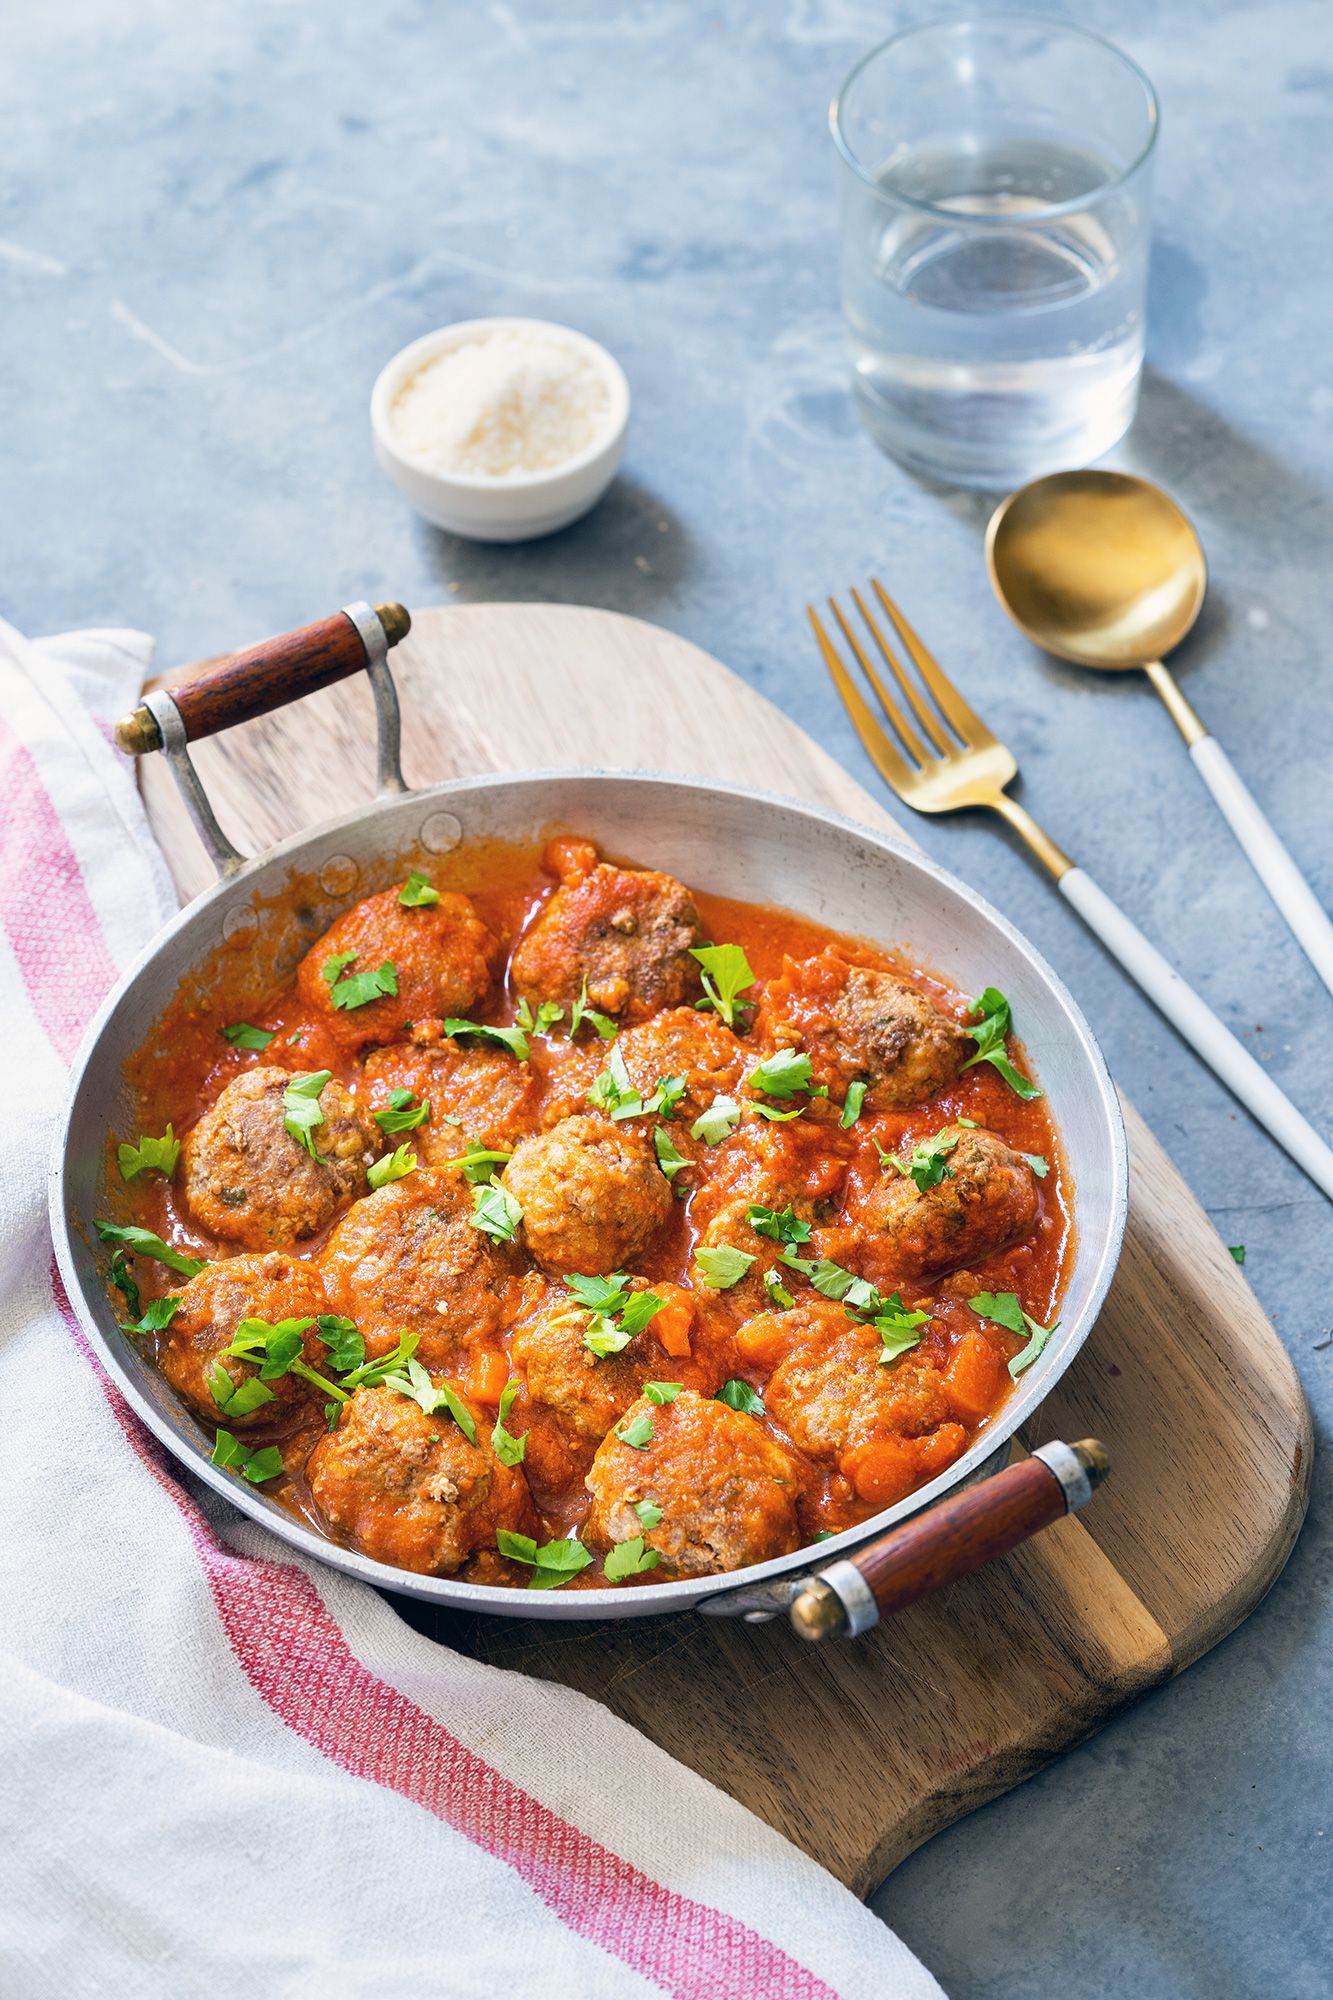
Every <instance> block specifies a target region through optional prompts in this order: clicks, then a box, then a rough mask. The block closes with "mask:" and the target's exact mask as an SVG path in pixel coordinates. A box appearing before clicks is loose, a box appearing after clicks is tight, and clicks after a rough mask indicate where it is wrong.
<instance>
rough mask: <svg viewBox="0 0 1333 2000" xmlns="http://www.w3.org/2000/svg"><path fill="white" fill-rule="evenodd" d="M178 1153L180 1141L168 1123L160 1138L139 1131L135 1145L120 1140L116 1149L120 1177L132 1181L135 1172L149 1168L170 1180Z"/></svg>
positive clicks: (143, 1171) (178, 1156)
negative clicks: (148, 1136) (153, 1137)
mask: <svg viewBox="0 0 1333 2000" xmlns="http://www.w3.org/2000/svg"><path fill="white" fill-rule="evenodd" d="M180 1155H181V1142H180V1140H179V1139H178V1138H177V1137H176V1135H175V1133H174V1132H173V1131H172V1129H171V1127H170V1125H168V1126H167V1129H166V1131H165V1132H164V1133H163V1134H162V1137H161V1138H160V1139H149V1138H145V1136H144V1134H143V1133H142V1132H141V1133H140V1134H139V1143H138V1145H137V1146H130V1145H127V1144H126V1143H125V1142H124V1141H122V1142H121V1144H120V1146H119V1147H118V1148H117V1149H116V1157H117V1159H118V1160H119V1161H120V1178H121V1179H122V1180H123V1181H132V1180H133V1179H134V1176H135V1175H136V1174H142V1173H146V1172H148V1171H149V1169H150V1168H151V1169H154V1170H155V1171H156V1172H158V1173H159V1174H165V1175H166V1177H167V1179H168V1180H170V1179H171V1176H172V1175H173V1174H174V1173H175V1171H176V1162H177V1160H178V1159H179V1158H180Z"/></svg>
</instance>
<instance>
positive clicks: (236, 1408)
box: [208, 1361, 274, 1417]
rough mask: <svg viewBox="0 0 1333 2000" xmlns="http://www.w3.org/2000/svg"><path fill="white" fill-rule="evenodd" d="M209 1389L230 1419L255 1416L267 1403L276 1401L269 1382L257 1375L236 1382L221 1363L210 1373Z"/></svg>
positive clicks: (216, 1362) (213, 1367) (212, 1368)
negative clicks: (262, 1380) (263, 1380)
mask: <svg viewBox="0 0 1333 2000" xmlns="http://www.w3.org/2000/svg"><path fill="white" fill-rule="evenodd" d="M208 1387H209V1390H210V1392H211V1394H212V1397H213V1401H214V1402H215V1403H216V1404H217V1406H218V1408H219V1409H220V1410H221V1411H222V1413H223V1415H224V1416H228V1417H249V1416H253V1414H254V1412H255V1411H256V1410H262V1409H263V1407H264V1405H265V1403H271V1402H272V1401H273V1400H274V1397H273V1391H272V1390H271V1389H270V1388H269V1386H268V1383H267V1382H261V1381H260V1379H259V1377H258V1376H257V1375H247V1376H246V1378H245V1380H244V1381H243V1382H236V1381H234V1380H233V1379H232V1377H231V1375H230V1374H229V1373H228V1371H227V1370H226V1369H225V1368H224V1367H223V1365H222V1363H221V1362H220V1361H215V1362H214V1363H213V1365H212V1367H211V1368H210V1369H209V1371H208Z"/></svg>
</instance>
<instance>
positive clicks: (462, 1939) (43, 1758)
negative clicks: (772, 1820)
mask: <svg viewBox="0 0 1333 2000" xmlns="http://www.w3.org/2000/svg"><path fill="white" fill-rule="evenodd" d="M150 656H151V644H150V642H149V641H148V640H147V639H146V638H145V637H143V635H141V634H138V633H133V632H85V633H82V634H77V635H70V636H67V637H64V638H60V639H51V640H43V641H38V642H36V643H31V642H28V641H26V640H24V639H23V638H22V637H20V635H19V634H18V633H17V632H15V631H13V630H12V629H10V628H9V627H7V626H4V625H0V1008H2V1010H3V1021H4V1035H3V1051H4V1053H3V1074H4V1089H3V1091H0V1259H2V1260H3V1262H2V1264H0V1466H2V1467H3V1473H2V1475H0V1476H2V1477H3V1510H4V1511H3V1533H2V1534H0V1617H2V1618H3V1625H2V1626H0V1720H2V1722H3V1732H2V1734H3V1742H4V1751H3V1773H2V1775H0V1992H3V1993H4V1994H5V1995H6V1996H8V2000H45V1996H52V2000H56V1996H59V2000H83V1996H89V2000H91V1996H97V2000H103V1996H105V1995H109V1994H116V1995H118V1996H123V2000H140V1997H141V1996H143V2000H157V1997H158V1996H162V2000H193V1996H195V1995H198V1996H200V2000H203V1996H207V2000H228V1996H230V1995H233V1994H235V1995H242V1994H244V1995H245V1996H247V2000H248V1996H250V1995H252V1994H255V1993H260V1994H263V1995H265V1996H266V2000H288V1996H291V1997H292V2000H305V1996H310V2000H314V1996H317V1995H318V1996H323V1995H326V1994H329V1993H337V1994H339V1995H340V1996H341V1995H346V1996H349V2000H361V1996H380V1995H383V1996H385V2000H415V1996H418V1995H420V1996H423V2000H424V1997H425V1996H427V1995H429V1996H432V2000H438V1996H440V1995H450V1996H455V1995H456V1996H466V2000H471V1996H474V1995H475V1996H477V2000H495V1996H496V1995H497V1994H503V1993H509V1992H518V1993H524V1994H531V1993H534V1992H540V1993H541V1994H544V1995H549V1996H551V2000H566V1996H578V2000H583V1996H588V2000H603V1996H605V2000H629V1996H632V1995H633V1996H639V1995H645V1994H654V1993H668V1994H673V1995H680V1996H688V2000H750V1996H755V2000H758V1996H764V2000H767V1996H781V2000H825V1996H832V1995H844V1996H847V1997H848V2000H872V1996H873V2000H930V1997H931V1996H934V2000H940V1988H939V1987H938V1986H937V1985H936V1983H935V1981H934V1980H933V1979H932V1978H931V1977H930V1975H929V1974H928V1973H927V1972H925V1971H924V1970H923V1968H922V1967H921V1966H920V1965H919V1964H918V1962H917V1961H916V1959H915V1958H913V1957H912V1955H911V1954H910V1953H909V1952H908V1951H907V1950H906V1948H905V1947H904V1946H903V1945H902V1944H901V1943H900V1942H899V1941H898V1939H897V1938H896V1937H895V1936H894V1935H893V1933H892V1932H891V1931H889V1930H888V1929H887V1928H886V1927H885V1926H884V1925H882V1924H881V1923H879V1922H878V1920H877V1919H876V1918H874V1917H873V1916H872V1915H871V1914H870V1913H869V1912H868V1911H867V1910H866V1909H865V1908H864V1907H863V1906H862V1905H861V1904H860V1903H859V1902H857V1900H856V1899H855V1898H854V1897H853V1896H851V1895H850V1894H849V1893H848V1892H847V1891H846V1890H845V1889H843V1888H842V1887H841V1886H840V1885H839V1884H838V1883H837V1882H836V1881H834V1879H833V1878H832V1877H831V1876H830V1875H828V1874H827V1873H826V1872H825V1871H824V1870H822V1869H820V1868H818V1867H817V1866H816V1865H815V1864H814V1863H813V1862H811V1861H810V1860H808V1859H807V1858H806V1857H805V1856H804V1855H802V1854H800V1853H799V1852H798V1851H797V1850H796V1849H795V1848H794V1847H792V1846H790V1845H789V1844H788V1843H787V1842H786V1841H784V1840H782V1839H781V1838H780V1837H779V1836H778V1835H777V1834H775V1833H773V1832H771V1831H770V1830H769V1828H768V1827H766V1826H765V1825H763V1824H762V1823H761V1822H760V1821H759V1820H758V1819H756V1818H754V1817H753V1815H751V1814H750V1813H748V1812H747V1811H745V1810H744V1809H743V1808H742V1807H741V1806H739V1805H737V1804H735V1803H734V1801H732V1800H731V1799H729V1798H728V1797H726V1796H725V1794H723V1793H722V1792H720V1791H717V1790H715V1789H714V1788H713V1787H712V1786H710V1785H708V1784H707V1783H705V1782H704V1781H703V1780H702V1779H700V1778H698V1777H695V1776H694V1775H693V1774H692V1773H691V1772H689V1771H687V1770H685V1769H684V1768H683V1767H682V1766H680V1765H678V1764H676V1763H675V1762H674V1761H673V1760H672V1759H671V1758H669V1757H667V1756H666V1755H664V1753H663V1752H662V1751H660V1750H658V1749H657V1748H656V1747H655V1746H654V1745H653V1744H651V1743H649V1742H647V1741H646V1740H645V1739H643V1738H642V1737H640V1736H639V1735H638V1734H637V1733H636V1732H635V1731H633V1730H631V1729H630V1728H629V1727H627V1726H626V1725H625V1724H624V1723H622V1722H620V1721H618V1720H617V1719H616V1718H615V1717H613V1716H612V1715H610V1714H609V1713H608V1712H607V1711H605V1710H604V1709H602V1708H601V1707H600V1706H598V1705H597V1704H596V1703H593V1702H590V1701H588V1700H585V1699H584V1698H583V1697H582V1696H580V1695H577V1694H574V1693H571V1692H569V1691H568V1690H566V1689H564V1688H560V1687H552V1686H548V1685H547V1684H545V1683H544V1682H541V1681H538V1680H534V1679H530V1678H527V1677H526V1676H521V1675H518V1674H511V1673H504V1672H501V1671H499V1670H498V1669H496V1668H493V1667H488V1666H483V1665H479V1664H478V1663H476V1662H475V1661H472V1660H470V1659H466V1658H463V1657H460V1656H459V1655H457V1654H455V1653H452V1652H450V1651H448V1650H446V1649H445V1648H443V1647H441V1646H437V1645H434V1644H432V1643H431V1642H430V1641H429V1640H427V1639H425V1638H423V1637H421V1636H419V1635H418V1634H417V1633H415V1632H413V1631H412V1630H411V1628H410V1627H409V1626H407V1625H406V1624H404V1623H403V1622H402V1620H400V1619H399V1618H398V1617H397V1616H396V1614H395V1613H394V1612H393V1611H392V1610H391V1609H390V1607H389V1606H388V1605H387V1604H386V1603H385V1602H384V1600H383V1599H382V1598H380V1597H379V1596H378V1595H377V1594H376V1593H375V1592H374V1591H372V1590H370V1589H367V1588H366V1587H365V1586H363V1585H361V1584H358V1583H355V1582H352V1581H350V1580H348V1579H345V1578H343V1577H340V1576H338V1575H336V1574H335V1573H334V1572H333V1571H331V1570H325V1569H324V1568H323V1567H322V1566H320V1565H307V1564H305V1563H303V1562H301V1561H300V1560H299V1559H298V1558H297V1557H296V1556H294V1555H293V1554H292V1553H291V1552H290V1551H289V1550H288V1549H287V1548H286V1547H285V1546H284V1545H282V1544H281V1543H279V1542H278V1541H276V1540H275V1539H274V1538H273V1537H271V1536H270V1535H269V1534H267V1533H266V1532H265V1531H264V1530H262V1529H259V1528H258V1527H256V1526H254V1525H253V1524H251V1523H249V1522H247V1521H245V1520H244V1519H243V1517H242V1516H240V1515H239V1514H237V1513H236V1512H235V1511H234V1510H232V1509H230V1508H229V1507H228V1506H227V1505H226V1504H225V1502H221V1501H219V1500H218V1499H217V1498H216V1497H215V1496H214V1495H212V1494H211V1493H209V1492H208V1491H207V1490H206V1489H204V1488H202V1487H201V1486H199V1485H198V1484H197V1483H196V1482H193V1481H191V1480H189V1479H188V1478H187V1477H186V1476H185V1475H183V1474H182V1472H181V1471H180V1470H179V1468H178V1467H177V1466H176V1465H175V1463H174V1462H173V1461H172V1460H171V1459H170V1458H169V1457H168V1456H167V1455H166V1454H165V1453H164V1452H163V1451H162V1449H161V1448H160V1447H159V1446H158V1445H157V1444H156V1442H155V1441H154V1440H153V1438H152V1437H151V1436H150V1435H149V1433H148V1432H146V1431H145V1430H144V1429H143V1428H142V1426H141V1425H140V1424H139V1422H138V1421H137V1419H136V1418H135V1417H134V1416H133V1414H132V1413H131V1412H130V1410H129V1409H128V1407H127V1406H126V1405H125V1404H124V1402H123V1401H122V1400H121V1398H120V1397H119V1395H118V1394H117V1392H116V1390H115V1389H114V1387H113V1386H112V1385H111V1383H110V1381H109V1380H108V1378H107V1377H106V1375H105V1374H104V1372H103V1371H102V1369H101V1368H100V1367H99V1366H98V1364H97V1362H96V1360H95V1359H94V1357H93V1355H92V1352H91V1350H90V1349H89V1347H88V1346H87V1344H86V1343H85V1341H84V1340H83V1338H82V1336H81V1334H80V1332H79V1329H78V1326H77V1323H76V1321H75V1319H74V1316H73V1314H72V1313H71V1311H70V1309H69V1306H68V1303H67V1302H66V1301H65V1300H64V1298H63V1295H62V1293H61V1290H60V1286H59V1283H58V1280H56V1279H55V1278H54V1276H53V1266H52V1258H51V1244H50V1237H49V1231H48V1228H47V1222H46V1209H45V1165H46V1161H47V1158H48V1155H49V1149H50V1146H51V1144H52V1142H53V1140H54V1137H55V1128H56V1119H57V1114H58V1109H59V1105H60V1101H61V1096H62V1090H63V1086H64V1083H65V1078H66V1073H67V1070H68V1067H69V1065H70V1063H71V1061H72V1059H73V1057H74V1055H75V1053H76V1051H77V1048H78V1044H79V1041H80V1038H81V1035H82V1031H83V1028H84V1026H85V1024H86V1022H87V1020H88V1019H89V1017H90V1016H91V1014H92V1013H93V1011H94V1009H95V1008H96V1006H97V1004H98V1003H99V1001H100V1000H101V999H102V997H103V995H104V993H105V992H106V991H107V989H108V988H109V987H110V986H111V984H112V983H113V981H114V979H115V978H116V976H117V974H118V972H119V970H120V968H121V967H122V966H123V965H124V964H125V963H126V962H127V961H128V960H129V958H130V957H131V956H132V955H133V954H134V953H135V952H137V951H138V950H139V949H141V948H142V946H143V945H144V944H145V943H146V942H147V940H148V939H149V938H151V936H152V935H153V933H154V931H155V930H156V929H157V928H158V927H159V926H160V925H161V924H162V923H163V921H164V920H165V919H166V918H167V917H168V916H169V915H170V914H171V912H172V910H173V908H174V895H173V891H172V888H171V884H170V879H169V877H168V874H167V871H166V868H165V866H164V864H163V861H162V858H161V856H160V855H159V854H158V852H157V851H156V848H155V846H154V844H153V841H152V839H151V836H150V834H149V831H148V826H147V822H146V820H145V818H144V815H143V812H142V809H141V807H140V803H139V799H138V795H137V792H136V789H135V785H134V778H133V773H132V770H131V767H130V765H129V762H128V760H127V759H125V758H123V757H122V756H121V755H120V754H119V753H118V752H117V751H116V750H115V749H114V747H113V744H112V738H111V723H112V720H113V719H114V717H115V716H116V715H117V714H119V713H122V712H123V711H124V710H125V709H126V708H128V707H130V706H132V705H133V702H134V700H135V698H136V697H137V693H138V689H139V686H140V684H141V682H142V680H143V677H144V675H145V673H146V671H147V668H148V663H149V659H150ZM700 1699H701V1700H706V1699H707V1690H706V1689H701V1690H700Z"/></svg>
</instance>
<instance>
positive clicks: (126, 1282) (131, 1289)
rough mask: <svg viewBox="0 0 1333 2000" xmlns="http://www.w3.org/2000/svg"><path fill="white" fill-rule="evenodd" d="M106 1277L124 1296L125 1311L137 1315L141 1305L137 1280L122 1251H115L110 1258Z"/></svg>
mask: <svg viewBox="0 0 1333 2000" xmlns="http://www.w3.org/2000/svg"><path fill="white" fill-rule="evenodd" d="M107 1277H108V1278H109V1279H110V1281H111V1283H112V1284H113V1285H114V1286H115V1287H116V1290H117V1291H120V1292H123V1293H124V1294H125V1309H126V1311H127V1312H130V1313H133V1314H135V1315H137V1314H138V1312H139V1311H140V1308H141V1306H142V1304H143V1300H142V1296H141V1294H140V1291H139V1285H138V1280H137V1279H136V1278H135V1275H134V1273H133V1271H131V1269H130V1260H129V1258H128V1257H127V1255H126V1254H125V1252H124V1251H123V1250H117V1251H116V1253H115V1255H114V1256H113V1257H112V1259H111V1264H110V1267H109V1269H108V1271H107Z"/></svg>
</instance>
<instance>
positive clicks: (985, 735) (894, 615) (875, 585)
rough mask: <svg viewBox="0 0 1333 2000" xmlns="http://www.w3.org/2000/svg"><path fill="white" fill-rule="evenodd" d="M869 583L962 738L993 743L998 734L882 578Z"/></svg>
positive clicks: (972, 741)
mask: <svg viewBox="0 0 1333 2000" xmlns="http://www.w3.org/2000/svg"><path fill="white" fill-rule="evenodd" d="M870 583H871V588H872V589H873V590H874V593H875V595H876V597H877V598H878V599H879V601H880V604H881V605H882V606H883V608H884V610H885V611H886V612H887V613H888V615H889V617H890V618H891V619H892V620H893V623H894V626H895V628H896V630H897V633H898V637H899V638H900V639H901V640H902V642H903V644H904V646H906V648H907V650H908V652H909V653H910V654H911V656H912V659H913V661H914V662H915V665H916V668H917V671H918V673H919V674H920V675H921V678H922V680H923V681H924V682H925V683H926V686H927V687H928V688H929V689H930V691H931V693H932V694H933V695H934V697H935V699H936V701H937V702H938V703H939V705H940V709H941V711H942V712H943V714H944V715H945V716H946V717H947V719H948V720H949V722H950V723H951V724H952V725H953V727H954V728H955V729H956V730H957V731H958V734H959V735H960V736H961V737H962V739H963V742H964V743H966V744H971V745H975V744H979V743H993V742H994V741H995V738H994V736H993V735H992V734H991V732H990V730H989V729H987V727H986V725H985V723H984V722H983V721H982V719H981V717H980V716H979V715H977V714H976V713H975V712H974V711H973V710H972V709H970V708H969V707H968V705H967V703H966V702H965V701H964V700H963V697H962V696H961V695H960V694H959V692H958V690H957V689H956V688H955V686H954V684H953V682H952V681H951V680H950V679H949V678H948V676H947V674H945V673H943V672H942V671H941V669H940V667H939V665H938V663H937V662H936V661H935V660H934V659H932V657H931V655H930V654H929V653H928V652H927V651H926V649H925V647H924V646H923V645H922V643H921V641H920V640H919V639H918V638H917V636H916V633H915V632H914V631H913V630H912V628H911V626H910V625H909V624H908V622H907V620H906V619H905V618H904V617H903V614H902V612H901V611H900V610H899V609H898V607H897V605H896V604H895V603H894V601H893V599H892V598H891V597H890V596H889V593H888V591H887V590H885V588H884V586H883V584H882V583H881V582H880V580H879V578H878V577H877V576H872V577H871V579H870Z"/></svg>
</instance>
